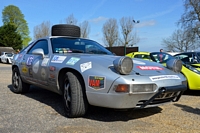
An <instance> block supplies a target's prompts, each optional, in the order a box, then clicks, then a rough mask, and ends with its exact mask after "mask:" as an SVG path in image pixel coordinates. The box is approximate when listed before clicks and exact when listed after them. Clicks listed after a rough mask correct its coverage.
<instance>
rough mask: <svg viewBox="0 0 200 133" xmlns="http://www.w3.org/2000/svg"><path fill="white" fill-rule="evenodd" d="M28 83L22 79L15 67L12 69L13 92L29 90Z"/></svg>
mask: <svg viewBox="0 0 200 133" xmlns="http://www.w3.org/2000/svg"><path fill="white" fill-rule="evenodd" d="M29 88H30V84H27V83H25V82H23V81H22V79H21V77H20V73H19V70H18V68H17V67H15V68H14V69H13V71H12V89H11V91H13V92H14V93H26V92H28V91H29Z"/></svg>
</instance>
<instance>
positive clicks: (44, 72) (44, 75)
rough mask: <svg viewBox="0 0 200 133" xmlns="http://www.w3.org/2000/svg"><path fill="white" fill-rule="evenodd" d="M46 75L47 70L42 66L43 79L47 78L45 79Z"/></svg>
mask: <svg viewBox="0 0 200 133" xmlns="http://www.w3.org/2000/svg"><path fill="white" fill-rule="evenodd" d="M46 75H47V74H46V71H45V69H44V68H42V69H41V77H42V79H44V80H45V79H46Z"/></svg>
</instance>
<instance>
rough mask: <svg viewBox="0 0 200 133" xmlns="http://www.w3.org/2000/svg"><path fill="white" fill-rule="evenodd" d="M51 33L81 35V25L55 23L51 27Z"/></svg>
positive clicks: (56, 34)
mask: <svg viewBox="0 0 200 133" xmlns="http://www.w3.org/2000/svg"><path fill="white" fill-rule="evenodd" d="M51 35H52V36H72V37H80V27H79V26H76V25H70V24H57V25H53V26H52V28H51Z"/></svg>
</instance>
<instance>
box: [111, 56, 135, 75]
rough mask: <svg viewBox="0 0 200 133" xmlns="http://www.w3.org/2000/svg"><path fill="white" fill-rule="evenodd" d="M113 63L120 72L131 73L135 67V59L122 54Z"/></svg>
mask: <svg viewBox="0 0 200 133" xmlns="http://www.w3.org/2000/svg"><path fill="white" fill-rule="evenodd" d="M113 65H114V68H115V69H116V70H117V71H118V72H119V73H120V74H129V73H130V72H131V71H132V69H133V60H132V59H131V58H130V57H127V56H122V57H119V58H117V59H116V60H114V61H113Z"/></svg>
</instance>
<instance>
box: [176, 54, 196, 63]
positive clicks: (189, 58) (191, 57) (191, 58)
mask: <svg viewBox="0 0 200 133" xmlns="http://www.w3.org/2000/svg"><path fill="white" fill-rule="evenodd" d="M175 57H176V58H178V59H180V60H182V61H183V62H184V63H186V64H196V63H197V64H198V63H200V53H199V52H196V53H182V54H177V55H175Z"/></svg>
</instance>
